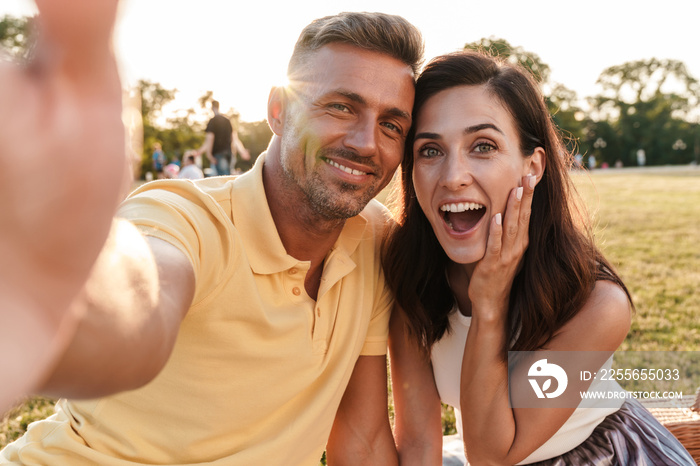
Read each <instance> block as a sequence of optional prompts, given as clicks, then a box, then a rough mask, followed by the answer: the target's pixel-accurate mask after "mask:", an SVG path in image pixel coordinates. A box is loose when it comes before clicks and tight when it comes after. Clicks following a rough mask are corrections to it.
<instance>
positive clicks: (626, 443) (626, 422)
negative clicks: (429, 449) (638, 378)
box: [443, 399, 696, 466]
mask: <svg viewBox="0 0 700 466" xmlns="http://www.w3.org/2000/svg"><path fill="white" fill-rule="evenodd" d="M460 443H461V440H460ZM462 458H464V456H463V455H462ZM463 461H464V459H461V460H459V459H457V455H456V454H455V453H454V451H453V452H449V451H445V454H444V456H443V465H445V466H447V465H450V466H451V465H458V464H462V465H463V464H465V463H464V462H463ZM532 465H533V466H571V465H596V466H671V465H673V466H696V463H695V461H694V460H693V458H692V457H691V456H690V453H688V451H687V450H686V449H685V448H684V447H683V445H681V443H680V442H679V441H678V440H677V439H676V437H674V436H673V434H671V432H669V431H668V429H666V428H665V427H664V426H662V425H661V423H659V421H658V420H657V419H656V418H655V417H654V416H652V414H651V413H650V412H649V411H647V409H646V408H644V407H643V406H642V405H641V404H640V403H639V402H638V401H637V400H634V399H628V400H626V401H625V403H624V404H623V405H622V407H621V408H620V409H619V410H618V411H616V412H614V413H612V414H610V415H609V416H607V417H606V418H605V419H604V420H603V422H601V423H600V424H598V426H597V427H596V428H595V430H593V433H592V434H591V435H590V437H588V439H586V440H585V441H584V442H583V443H582V444H581V445H579V446H577V447H576V448H574V449H573V450H570V451H568V452H566V453H564V454H563V455H560V456H557V457H555V458H550V459H548V460H544V461H539V462H537V463H532Z"/></svg>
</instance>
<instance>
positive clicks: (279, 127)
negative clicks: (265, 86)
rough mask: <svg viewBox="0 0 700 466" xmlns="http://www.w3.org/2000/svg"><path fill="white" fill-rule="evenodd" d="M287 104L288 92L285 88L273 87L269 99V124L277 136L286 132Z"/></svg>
mask: <svg viewBox="0 0 700 466" xmlns="http://www.w3.org/2000/svg"><path fill="white" fill-rule="evenodd" d="M286 104H287V92H286V90H285V88H284V87H273V88H272V90H271V91H270V96H269V97H268V99H267V124H268V125H270V129H271V130H272V132H273V133H275V134H276V135H277V136H281V135H282V133H283V131H284V111H285V109H286Z"/></svg>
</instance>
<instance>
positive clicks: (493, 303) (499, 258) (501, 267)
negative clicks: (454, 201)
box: [469, 175, 536, 319]
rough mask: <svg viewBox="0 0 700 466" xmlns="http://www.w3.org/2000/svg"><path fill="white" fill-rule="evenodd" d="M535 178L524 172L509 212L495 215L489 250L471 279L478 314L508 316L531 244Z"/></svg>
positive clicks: (507, 210) (511, 201)
mask: <svg viewBox="0 0 700 466" xmlns="http://www.w3.org/2000/svg"><path fill="white" fill-rule="evenodd" d="M535 181H536V179H535V176H534V175H527V176H524V177H523V179H522V186H520V187H518V188H514V189H513V190H512V191H511V193H510V196H509V197H508V204H507V206H506V211H505V214H503V215H501V214H500V213H498V214H496V215H494V216H493V218H492V219H491V224H490V227H489V237H488V240H487V242H486V252H485V253H484V257H483V259H481V260H480V261H479V263H478V264H477V265H476V267H475V269H474V273H473V274H472V277H471V281H470V283H469V299H470V300H471V303H472V312H473V315H474V316H475V317H476V316H478V317H477V318H482V319H503V318H505V315H506V311H507V308H508V298H509V296H510V289H511V286H512V284H513V278H514V277H515V274H516V272H517V271H518V267H519V265H520V262H521V260H522V258H523V255H524V254H525V250H526V249H527V246H528V241H529V226H530V213H531V206H532V195H533V193H534V191H535Z"/></svg>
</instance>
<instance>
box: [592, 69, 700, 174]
mask: <svg viewBox="0 0 700 466" xmlns="http://www.w3.org/2000/svg"><path fill="white" fill-rule="evenodd" d="M598 83H599V84H600V85H601V86H602V89H603V90H602V92H601V94H600V95H598V96H597V97H596V98H595V99H594V101H593V102H594V105H595V108H596V113H597V115H596V116H597V117H598V118H599V119H606V120H608V121H609V122H610V124H611V125H612V127H613V128H614V129H615V132H616V133H617V137H618V138H619V140H620V145H621V148H620V150H621V153H620V156H621V157H622V158H623V159H625V160H629V161H630V162H633V163H636V162H635V160H636V159H635V157H636V155H635V154H636V153H637V151H638V150H640V149H642V150H644V152H645V153H646V160H647V163H648V164H649V165H659V164H668V163H688V162H690V161H691V160H692V159H693V156H694V155H693V152H694V140H695V135H694V128H693V125H692V123H691V121H690V120H691V119H692V111H693V110H694V109H696V108H697V106H698V102H699V101H700V84H699V83H698V81H697V80H696V79H695V78H694V77H693V76H691V75H690V74H689V73H688V71H687V69H686V67H685V65H684V64H683V63H682V62H680V61H678V60H659V59H656V58H651V59H648V60H638V61H634V62H627V63H624V64H622V65H618V66H612V67H610V68H607V69H606V70H604V71H603V73H601V75H600V77H599V78H598Z"/></svg>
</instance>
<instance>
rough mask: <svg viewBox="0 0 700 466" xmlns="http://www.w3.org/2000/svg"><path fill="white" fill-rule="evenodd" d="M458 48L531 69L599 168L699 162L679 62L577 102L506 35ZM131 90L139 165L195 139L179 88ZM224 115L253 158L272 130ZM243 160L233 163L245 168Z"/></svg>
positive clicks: (570, 136)
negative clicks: (170, 106)
mask: <svg viewBox="0 0 700 466" xmlns="http://www.w3.org/2000/svg"><path fill="white" fill-rule="evenodd" d="M32 23H33V18H14V17H12V16H5V17H3V18H2V19H1V20H0V45H2V47H3V48H4V49H5V51H6V53H8V54H9V55H10V56H12V57H14V58H16V59H27V58H29V57H30V55H31V51H32V45H31V44H32V43H33V36H32V34H31V29H32ZM464 48H465V49H472V50H482V51H486V52H487V53H490V54H492V55H496V56H500V57H502V58H503V59H505V60H507V61H509V62H511V63H517V64H519V65H521V66H523V67H524V68H526V69H527V70H529V71H530V72H531V73H532V75H533V76H534V77H535V79H536V80H537V82H538V83H539V84H540V86H541V87H542V91H543V94H544V95H545V99H546V103H547V106H548V107H549V110H550V113H551V115H552V118H553V119H554V122H555V123H556V124H557V126H558V127H559V128H560V129H561V131H562V133H563V135H564V139H565V141H566V143H567V146H568V149H569V151H570V152H571V153H572V154H582V155H583V157H584V159H585V158H587V157H591V156H593V157H595V160H596V162H597V164H598V165H599V166H600V165H601V164H607V165H610V166H613V165H619V164H622V165H624V166H635V165H637V164H638V163H640V159H639V158H638V156H639V154H640V152H641V153H642V154H643V155H644V159H643V161H644V163H645V164H646V165H667V164H688V163H698V162H700V83H699V82H698V80H697V79H695V77H693V76H691V75H690V73H689V72H688V70H687V68H686V66H685V64H684V63H683V62H681V61H678V60H670V59H657V58H649V59H646V60H638V61H632V62H627V63H623V64H622V65H618V66H612V67H609V68H607V69H605V70H603V72H602V73H601V74H600V76H599V78H598V81H597V83H598V84H599V85H600V89H601V91H600V92H599V93H598V95H595V96H592V97H587V98H585V99H583V100H581V99H579V97H578V96H577V95H576V92H575V91H573V90H571V89H569V88H567V87H566V86H565V85H564V84H561V83H556V82H553V81H552V80H551V79H550V67H549V65H547V64H546V63H544V62H542V60H541V59H540V58H539V56H538V55H536V54H535V53H532V52H530V51H527V50H524V49H523V48H522V47H518V46H512V45H511V44H510V43H508V41H507V40H504V39H498V38H484V39H481V40H480V41H477V42H472V43H467V44H465V46H464ZM136 91H137V94H138V95H137V96H136V97H137V101H139V100H140V108H141V120H142V131H143V146H142V148H141V149H140V152H141V154H140V156H141V163H142V165H143V169H146V168H147V167H149V166H150V157H151V153H152V150H151V149H152V146H153V143H155V142H159V143H161V145H162V147H163V150H164V151H165V153H166V155H167V156H168V158H169V159H174V158H181V156H182V154H183V153H184V151H186V150H188V149H193V148H198V147H199V146H200V145H201V143H202V141H203V139H204V125H205V122H202V121H200V120H198V119H197V118H195V117H196V115H197V113H196V111H195V110H194V109H193V108H190V109H187V110H183V111H181V112H178V113H177V114H176V115H171V116H170V117H168V118H165V119H163V116H164V115H163V112H162V110H163V106H164V105H166V104H167V103H169V102H171V101H172V100H173V99H174V98H175V95H176V93H177V90H175V89H165V88H163V87H162V86H161V85H160V84H159V83H154V82H151V81H148V80H141V81H139V83H138V85H137V90H136ZM212 97H213V96H212V92H207V93H206V94H205V95H203V96H201V97H200V99H199V101H198V104H199V105H200V106H201V107H202V108H206V105H207V103H208V102H209V101H210V100H212ZM227 116H229V118H231V120H232V123H233V124H234V127H236V128H237V130H238V132H239V137H240V139H241V141H242V142H243V144H244V145H245V146H246V148H248V150H249V151H250V154H251V156H252V159H253V160H254V159H255V157H257V156H258V155H259V154H260V153H261V152H262V151H263V150H265V148H266V147H267V144H268V142H269V140H270V137H271V136H272V133H271V131H270V129H269V127H268V126H267V123H266V122H265V121H264V120H263V121H258V122H245V121H240V119H239V116H238V114H237V113H236V112H235V111H231V112H230V114H228V115H227ZM249 164H250V163H246V162H245V161H239V167H240V168H242V169H244V170H245V169H247V168H249V166H250V165H249Z"/></svg>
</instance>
